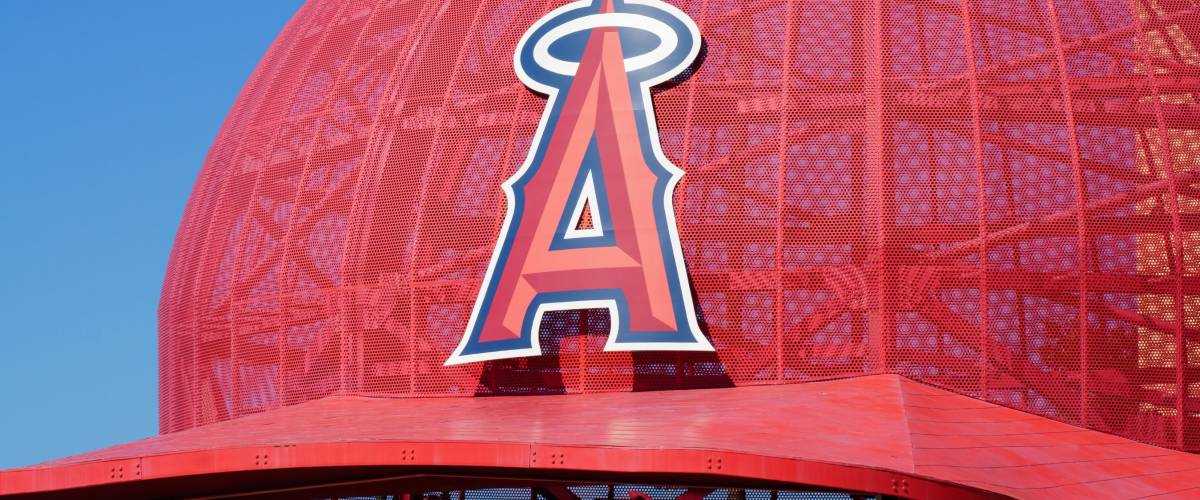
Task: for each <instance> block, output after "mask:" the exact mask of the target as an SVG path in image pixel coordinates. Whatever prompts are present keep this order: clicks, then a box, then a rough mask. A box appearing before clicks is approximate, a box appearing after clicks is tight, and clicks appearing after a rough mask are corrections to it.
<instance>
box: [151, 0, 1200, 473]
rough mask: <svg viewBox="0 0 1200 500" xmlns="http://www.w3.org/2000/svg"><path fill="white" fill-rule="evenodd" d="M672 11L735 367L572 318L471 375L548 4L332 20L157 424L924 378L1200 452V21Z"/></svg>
mask: <svg viewBox="0 0 1200 500" xmlns="http://www.w3.org/2000/svg"><path fill="white" fill-rule="evenodd" d="M672 3H673V4H675V5H677V6H678V7H679V8H680V9H681V10H683V11H685V12H686V13H687V14H688V15H689V16H691V18H692V19H694V20H695V22H696V24H697V25H698V26H699V28H700V34H701V36H702V37H703V40H704V47H703V49H702V51H701V54H700V57H699V59H698V60H697V63H695V64H694V65H693V68H694V72H693V74H691V75H690V77H688V78H686V79H677V80H675V81H672V82H670V83H667V84H664V85H661V86H659V87H657V88H656V89H655V93H654V98H653V99H654V107H655V113H656V119H657V124H658V128H659V134H660V139H661V144H662V147H663V150H664V152H665V154H666V156H667V157H668V158H669V159H670V161H671V162H673V163H674V164H675V165H677V166H678V167H680V168H681V169H682V170H684V171H685V175H684V176H683V177H682V180H681V181H680V183H679V185H678V187H677V188H676V189H675V194H674V208H675V218H676V222H677V229H678V232H679V235H680V239H681V244H682V250H683V256H684V260H685V262H686V266H687V274H688V277H689V280H690V284H691V288H692V292H693V300H694V302H695V305H696V309H697V313H698V315H699V317H700V323H701V325H702V327H703V330H704V333H705V335H706V336H707V338H708V339H709V340H710V342H711V343H712V344H713V346H714V348H715V351H714V352H634V353H630V352H607V351H604V350H603V348H604V345H605V340H606V336H607V334H608V332H609V325H608V321H609V318H608V314H607V313H606V312H603V311H602V310H601V311H597V310H592V311H589V312H579V311H568V312H556V313H550V314H548V315H547V316H546V318H545V319H544V321H545V322H544V323H543V325H542V328H541V346H542V350H543V353H544V354H543V355H542V356H537V357H529V358H522V359H514V360H502V361H488V362H482V363H468V364H461V365H455V366H449V367H446V366H443V363H444V362H445V361H446V359H447V358H448V357H449V356H450V355H451V353H452V352H453V351H454V349H455V347H456V346H457V345H458V343H459V340H460V339H461V337H462V336H463V333H464V330H465V329H466V326H467V321H468V316H469V315H470V313H471V308H472V304H474V302H475V299H476V294H477V293H478V292H479V289H480V284H481V281H482V280H483V279H484V273H485V271H486V269H487V267H488V259H489V257H490V256H491V254H492V252H493V248H494V246H495V244H496V241H497V238H498V235H499V233H500V228H501V225H502V224H503V222H504V217H505V210H506V205H505V204H506V201H505V197H504V193H503V192H502V190H501V188H500V185H501V183H502V182H503V181H505V180H506V179H508V178H509V177H511V176H512V175H513V174H514V172H516V170H517V168H518V167H519V166H520V165H521V163H522V161H523V160H524V159H525V157H526V155H527V153H528V149H529V145H530V141H531V138H532V137H533V135H534V132H535V130H536V128H537V126H538V121H539V119H540V117H541V115H542V112H543V108H544V107H545V104H546V99H545V97H544V96H541V95H538V94H536V93H534V92H531V91H530V90H529V89H527V88H526V87H525V86H524V85H523V84H522V83H521V81H520V80H518V77H517V74H516V73H515V72H514V69H513V51H514V48H515V46H516V44H517V41H518V39H519V38H520V37H521V35H522V34H523V33H524V32H525V31H526V29H528V28H529V27H530V26H531V25H532V24H534V22H535V21H536V20H537V19H539V18H540V17H541V16H543V15H544V14H545V13H546V12H547V11H549V10H550V9H551V8H552V7H553V5H547V4H546V3H545V2H523V1H521V0H494V1H482V2H467V3H466V4H465V5H451V4H450V3H446V2H441V1H428V2H395V1H382V0H381V1H379V2H373V1H366V0H360V1H345V2H342V1H333V0H312V1H310V2H309V3H308V4H307V5H305V6H304V8H303V9H302V10H301V11H300V12H299V13H298V14H297V15H296V17H295V18H294V19H293V20H292V22H291V23H290V24H289V25H288V26H287V27H286V28H285V29H284V31H283V33H282V34H281V35H280V36H279V39H278V40H277V41H276V43H275V44H274V45H273V46H272V48H271V49H270V51H269V52H268V54H267V55H266V57H265V58H264V59H263V61H262V63H261V64H260V65H259V67H258V69H257V70H256V71H255V72H254V74H253V75H252V76H251V78H250V81H249V82H248V83H247V84H246V87H245V89H244V90H243V92H242V95H241V97H240V98H239V99H238V101H237V103H236V104H235V105H234V107H233V109H232V111H231V112H230V114H229V117H228V119H227V121H226V123H225V126H224V128H223V129H222V130H221V132H220V134H219V136H218V137H217V140H216V142H215V144H214V145H213V148H212V151H211V152H210V154H209V157H208V159H207V161H206V163H205V166H204V168H203V171H202V172H201V174H200V177H199V179H198V181H197V183H196V187H195V190H194V192H193V194H192V198H191V201H190V202H189V204H188V209H187V212H186V215H185V216H184V220H183V223H182V225H181V227H180V230H179V234H178V238H177V241H176V245H175V249H174V252H173V254H172V258H171V263H170V266H169V269H168V272H167V276H166V280H165V283H164V287H163V295H162V303H161V313H160V356H161V368H160V370H161V381H160V392H161V403H160V404H161V408H160V410H161V412H160V425H161V428H162V431H163V432H173V431H179V430H183V429H187V428H191V427H195V426H199V425H203V424H206V423H211V422H215V421H219V420H225V419H230V418H234V417H237V416H241V415H245V414H249V413H255V412H260V411H264V410H268V409H271V408H277V407H281V406H288V405H293V404H296V403H300V402H304V401H309V400H313V399H318V398H322V397H325V396H329V395H332V394H362V395H384V396H396V397H446V396H473V395H505V394H552V393H583V392H604V391H631V390H652V389H678V388H703V387H723V386H745V385H761V384H788V383H798V382H804V381H810V380H815V379H826V378H832V377H841V376H847V375H856V374H875V373H895V374H900V375H904V376H907V377H910V378H913V379H916V380H919V381H923V382H926V383H928V384H932V385H936V386H940V387H943V388H947V389H950V390H953V391H956V392H959V393H961V394H965V395H969V396H972V397H977V398H983V399H987V400H989V401H992V402H996V403H999V404H1003V405H1006V406H1010V407H1013V408H1017V409H1021V410H1024V411H1028V412H1032V413H1036V414H1040V415H1044V416H1049V417H1052V418H1055V419H1058V420H1062V421H1065V422H1068V423H1072V424H1077V425H1083V426H1086V427H1090V428H1093V429H1097V430H1102V431H1106V432H1111V433H1116V434H1120V435H1123V436H1127V437H1130V438H1133V439H1137V440H1141V441H1145V442H1149V443H1153V444H1157V445H1161V446H1167V447H1171V448H1176V449H1185V450H1191V451H1197V450H1200V416H1198V415H1200V413H1198V412H1200V375H1198V373H1200V370H1198V367H1200V281H1198V280H1200V251H1198V249H1200V191H1198V188H1197V186H1196V184H1197V182H1198V181H1200V179H1197V175H1200V173H1194V172H1193V171H1194V170H1197V169H1198V168H1200V106H1198V105H1197V104H1196V97H1197V93H1200V52H1197V48H1196V46H1197V45H1196V44H1200V17H1197V16H1196V14H1195V5H1194V2H1191V1H1189V0H1155V1H1150V2H1142V1H1124V0H1053V1H1052V2H1050V3H1046V2H1042V1H1033V0H1030V1H1024V0H1022V1H1010V0H978V1H968V2H958V1H949V0H922V1H893V0H875V1H861V2H859V1H845V2H833V1H821V2H790V3H788V2H784V1H774V0H772V1H763V2H742V1H735V0H689V1H685V2H672ZM376 4H378V5H376ZM1151 68H1152V69H1153V70H1151Z"/></svg>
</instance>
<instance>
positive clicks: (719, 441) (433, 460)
mask: <svg viewBox="0 0 1200 500" xmlns="http://www.w3.org/2000/svg"><path fill="white" fill-rule="evenodd" d="M536 402H537V404H529V400H528V399H527V398H434V399H395V398H388V399H384V398H365V397H356V396H336V397H332V398H327V399H323V400H319V401H313V402H309V403H304V404H300V405H295V406H291V407H287V408H282V409H279V410H275V411H271V412H266V413H263V414H259V415H251V416H247V417H245V418H241V419H237V420H233V421H228V422H221V423H216V424H212V425H207V426H203V427H198V428H195V429H190V430H186V431H181V432H176V433H170V434H165V435H161V436H157V437H153V438H149V439H145V440H141V441H136V442H132V443H128V444H124V445H120V446H116V447H112V448H108V449H105V450H100V451H96V452H91V453H87V454H84V455H79V456H75V457H70V458H67V459H63V460H58V461H55V462H50V463H47V464H43V465H40V466H37V467H34V468H28V469H18V470H12V471H5V472H0V494H13V493H21V492H29V491H42V492H47V491H53V490H57V489H63V488H80V487H88V486H93V487H96V488H94V489H91V490H77V491H76V493H80V492H89V493H93V494H105V493H109V494H111V493H112V492H114V491H125V492H128V493H129V494H136V495H147V494H152V493H153V492H170V491H180V490H172V488H177V487H178V486H179V484H180V482H181V481H184V480H187V479H189V478H203V479H204V481H197V482H196V484H197V485H199V486H196V487H200V488H203V489H201V490H188V491H191V492H192V493H194V494H200V493H201V492H207V493H220V492H229V491H230V490H231V489H232V490H233V491H242V492H246V491H255V490H259V489H271V488H279V487H284V486H295V485H296V484H314V483H317V484H319V483H321V482H333V481H334V480H335V479H337V478H339V477H341V476H339V474H345V473H346V472H345V471H346V470H347V469H346V468H353V469H356V470H359V471H370V472H360V477H359V480H360V481H363V480H368V479H373V478H377V477H378V478H388V477H392V476H415V475H421V474H458V475H471V474H473V475H477V476H478V475H484V474H483V472H487V473H489V475H492V476H506V477H509V478H521V477H525V478H530V477H533V478H536V477H542V478H555V479H557V480H560V481H570V480H573V479H574V480H578V479H579V478H581V477H594V476H585V474H587V473H593V474H594V473H603V477H605V478H607V479H610V480H621V479H626V480H627V481H628V480H629V479H628V478H636V477H638V476H635V475H636V474H643V476H641V478H642V480H646V478H647V476H645V475H644V474H650V476H649V477H652V478H654V480H657V481H664V482H668V483H671V484H681V483H682V484H687V483H689V482H694V483H699V484H706V485H710V486H728V485H730V484H731V483H732V484H736V481H758V482H759V483H760V484H774V485H776V486H777V487H779V488H781V489H782V488H784V487H793V488H795V487H802V486H815V487H822V488H833V489H844V490H851V491H864V492H870V493H879V494H887V495H900V496H911V497H917V498H938V497H951V496H988V495H1010V496H1017V497H1025V498H1048V497H1053V498H1098V497H1102V498H1133V497H1138V496H1142V495H1150V494H1157V493H1170V494H1173V495H1176V496H1187V495H1200V456H1196V455H1192V454H1188V453H1183V452H1178V451H1172V450H1168V449H1164V448H1160V447H1155V446H1151V445H1146V444H1142V443H1137V442H1134V441H1130V440H1127V439H1123V438H1120V437H1116V436H1112V435H1109V434H1104V433H1100V432H1096V431H1089V430H1086V429H1081V428H1079V427H1075V426H1071V425H1068V424H1063V423H1060V422H1055V421H1053V420H1050V419H1046V418H1042V417H1037V416H1033V415H1029V414H1028V413H1023V412H1020V411H1016V410H1012V409H1009V408H1005V407H1002V406H998V405H994V404H990V403H986V402H982V401H978V400H975V399H971V398H968V397H965V396H961V395H957V394H954V393H950V392H947V391H944V390H940V389H936V388H932V387H929V386H925V385H922V384H920V383H917V382H913V381H911V380H908V379H904V378H902V377H898V376H895V375H875V376H866V377H857V378H851V379H844V380H832V381H824V382H815V383H811V384H797V385H780V386H767V387H748V388H730V389H714V390H710V391H669V392H654V393H650V392H643V393H634V394H622V393H606V394H591V395H586V396H576V395H562V396H546V397H540V398H537V399H536ZM372 468H374V469H372ZM288 471H304V474H303V476H302V477H299V478H297V477H294V476H289V475H286V474H289V472H288ZM239 473H240V474H241V475H240V476H239ZM467 473H470V474H467ZM239 477H240V479H239V481H240V482H239V483H236V485H235V483H226V482H225V481H226V480H234V479H236V478H239ZM527 480H528V481H532V480H529V479H527ZM441 484H443V485H445V484H455V483H454V482H453V481H452V480H443V482H442V483H441ZM426 486H427V487H430V489H436V484H427V485H426ZM118 488H124V490H120V489H118ZM355 491H356V490H353V489H349V488H343V489H341V490H340V494H341V495H342V496H346V495H347V494H352V493H354V492H355ZM309 496H310V497H311V496H312V495H309Z"/></svg>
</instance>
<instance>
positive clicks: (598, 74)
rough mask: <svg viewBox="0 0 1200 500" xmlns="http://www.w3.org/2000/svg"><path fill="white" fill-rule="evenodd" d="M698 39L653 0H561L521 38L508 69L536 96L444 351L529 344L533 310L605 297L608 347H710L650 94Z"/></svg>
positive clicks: (468, 353)
mask: <svg viewBox="0 0 1200 500" xmlns="http://www.w3.org/2000/svg"><path fill="white" fill-rule="evenodd" d="M699 49H700V34H699V31H698V30H697V29H696V25H695V24H694V23H693V22H692V21H691V19H689V18H688V17H687V15H686V14H684V13H683V12H681V11H679V10H678V9H676V8H674V7H672V6H670V5H667V4H665V3H662V2H660V1H658V0H584V1H579V2H574V3H571V4H568V5H565V6H563V7H561V8H558V9H556V10H554V11H552V12H550V13H549V14H547V15H546V16H545V17H543V18H542V19H540V20H539V21H538V22H537V23H536V24H534V25H533V26H532V27H531V28H529V31H527V32H526V33H525V36H524V37H522V38H521V41H520V43H518V44H517V49H516V53H515V54H514V57H513V63H514V65H515V66H516V69H517V74H518V75H519V76H520V78H521V81H523V82H524V83H525V84H526V85H527V86H529V87H530V88H532V89H534V90H536V91H538V92H542V93H544V94H546V95H548V96H549V101H548V102H547V104H546V112H545V114H544V115H543V116H542V121H541V123H540V125H539V126H538V130H537V135H536V136H535V137H534V140H533V144H532V146H531V149H530V153H529V157H528V158H527V159H526V160H525V163H524V165H522V167H521V169H520V170H518V171H517V173H516V174H515V175H514V176H513V177H512V178H511V179H509V180H508V181H506V182H505V183H504V185H503V188H504V192H505V194H506V195H507V196H508V215H507V217H506V218H505V221H504V227H503V229H502V230H501V231H500V238H499V241H498V242H497V243H496V249H495V252H494V253H493V255H492V260H491V264H490V265H489V267H488V271H487V274H486V275H485V277H484V281H483V286H482V287H481V289H480V292H479V296H478V297H477V298H476V301H475V308H474V309H473V310H472V312H471V319H470V321H469V322H468V324H467V331H466V334H465V335H464V336H463V339H462V342H461V343H460V344H459V346H458V349H456V350H455V351H454V354H453V355H452V356H450V359H448V360H447V361H446V364H447V365H451V364H458V363H467V362H472V361H484V360H491V359H501V358H513V357H520V356H534V355H538V354H541V348H540V347H539V344H538V328H539V326H540V325H541V322H542V321H541V320H542V315H543V314H544V313H545V312H546V311H554V310H567V309H592V308H606V309H608V311H609V314H610V319H611V321H610V323H611V325H612V330H611V331H610V332H609V335H608V342H607V344H606V345H605V347H604V348H605V350H608V351H635V350H689V351H711V350H712V345H711V344H709V342H708V340H707V339H706V338H705V337H704V335H703V334H702V333H701V331H700V328H699V325H698V324H697V322H696V315H695V310H694V306H693V304H692V298H691V293H690V289H689V287H688V280H687V273H686V271H685V270H684V263H683V256H682V253H681V252H680V246H679V235H678V233H677V231H676V227H675V215H674V211H673V209H672V206H671V194H672V193H673V192H674V189H675V184H676V183H677V182H678V181H679V178H680V177H681V176H682V175H683V172H682V171H680V170H679V169H678V168H676V167H675V166H673V165H671V163H670V162H669V161H668V160H667V159H666V157H665V156H664V155H663V153H662V150H661V149H660V147H659V144H658V129H657V127H656V125H655V123H654V110H653V109H652V107H651V101H650V88H651V87H652V86H654V85H656V84H659V83H662V82H665V81H667V80H668V79H670V78H672V77H674V76H675V75H678V74H679V73H681V72H682V71H683V70H684V69H686V68H687V67H688V65H689V64H691V62H692V61H693V60H694V59H695V57H696V54H697V53H698V52H699Z"/></svg>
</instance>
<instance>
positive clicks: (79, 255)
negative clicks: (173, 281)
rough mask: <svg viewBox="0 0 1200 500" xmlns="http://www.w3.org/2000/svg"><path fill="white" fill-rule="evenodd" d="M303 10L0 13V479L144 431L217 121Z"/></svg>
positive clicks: (243, 5) (291, 3)
mask: <svg viewBox="0 0 1200 500" xmlns="http://www.w3.org/2000/svg"><path fill="white" fill-rule="evenodd" d="M301 3H302V2H301V1H300V0H253V1H246V0H205V1H200V2H197V1H185V0H140V1H134V0H120V1H116V2H104V1H92V0H76V1H74V2H49V1H23V2H5V4H4V7H3V13H2V14H0V468H8V467H15V466H20V465H28V464H31V463H35V462H41V461H44V460H48V459H53V458H58V457H62V456H65V455H69V454H74V453H79V452H83V451H88V450H92V449H96V448H100V447H104V446H108V445H112V444H116V443H120V442H124V441H128V440H132V439H136V438H141V437H147V436H152V435H154V434H156V433H157V432H158V421H157V418H158V394H157V391H158V389H157V383H158V380H157V379H158V360H157V349H158V347H157V324H156V323H157V318H156V314H157V311H156V309H157V307H158V294H159V287H160V286H161V284H162V277H163V272H164V270H165V268H166V263H167V256H168V254H169V253H170V250H171V244H172V241H173V240H174V238H175V230H176V228H177V226H178V224H179V219H180V216H181V215H182V213H183V208H184V204H185V203H186V202H187V197H188V194H189V193H190V191H191V188H192V183H193V182H194V181H195V178H196V174H197V172H198V171H199V169H200V166H201V164H202V163H203V161H204V155H205V154H206V153H207V152H208V148H209V146H210V145H211V144H212V141H213V138H214V137H215V136H216V133H217V129H218V127H219V126H220V125H221V122H222V121H223V120H224V118H225V114H226V112H227V111H228V110H229V107H230V106H231V105H232V104H233V101H234V99H235V98H236V97H237V94H238V92H239V91H240V89H241V87H242V85H243V84H244V83H245V81H246V78H247V77H249V75H250V72H251V71H252V70H253V69H254V66H255V64H257V62H258V59H259V58H260V57H261V56H262V55H263V53H264V52H265V51H266V49H267V47H268V46H269V45H270V43H271V41H272V40H274V38H275V36H276V35H277V34H278V33H279V30H280V29H281V28H282V27H283V25H284V24H285V23H286V22H287V20H288V19H289V18H291V16H292V14H293V13H295V11H296V10H297V9H298V8H299V6H300V4H301Z"/></svg>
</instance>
